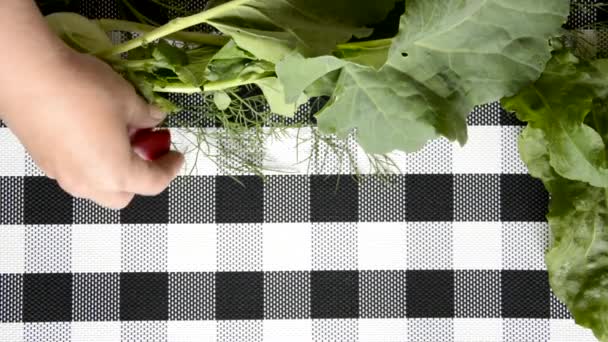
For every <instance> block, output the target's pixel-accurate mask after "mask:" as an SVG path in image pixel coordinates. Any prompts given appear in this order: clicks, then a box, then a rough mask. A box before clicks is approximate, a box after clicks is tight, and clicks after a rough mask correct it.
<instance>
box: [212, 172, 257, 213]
mask: <svg viewBox="0 0 608 342" xmlns="http://www.w3.org/2000/svg"><path fill="white" fill-rule="evenodd" d="M215 221H216V222H217V223H262V222H264V183H263V180H262V179H261V178H260V177H258V176H241V177H237V178H236V180H235V179H233V178H230V177H227V176H220V177H217V178H216V179H215Z"/></svg>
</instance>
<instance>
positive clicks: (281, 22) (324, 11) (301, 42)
mask: <svg viewBox="0 0 608 342" xmlns="http://www.w3.org/2000/svg"><path fill="white" fill-rule="evenodd" d="M396 1H397V0H374V1H368V0H331V1H327V0H232V1H219V2H218V5H217V6H213V7H211V8H210V9H208V12H209V13H210V14H209V15H210V18H209V19H207V20H206V23H208V24H210V25H212V26H214V27H215V28H217V29H219V30H220V31H222V32H223V33H225V34H228V35H230V36H231V37H232V38H233V39H234V40H235V41H236V43H237V45H238V46H239V47H241V48H243V49H245V50H247V51H249V52H250V53H252V54H253V55H255V56H256V57H257V58H259V59H264V60H267V61H271V62H274V63H277V62H279V61H280V60H281V59H283V57H284V56H286V55H288V54H289V53H291V52H293V51H294V50H295V51H298V52H300V53H301V54H302V55H304V56H306V57H316V56H321V55H325V54H328V53H330V52H331V51H332V50H333V49H334V48H335V47H336V45H337V44H339V43H344V42H347V41H349V40H350V39H351V38H352V37H353V36H366V35H369V34H371V33H372V30H371V29H369V28H366V26H368V25H371V24H375V23H377V22H380V21H382V20H383V19H384V18H385V17H386V16H387V15H388V13H389V12H390V11H391V10H392V9H393V8H394V7H395V2H396ZM400 1H402V0H400ZM211 11H213V12H211Z"/></svg>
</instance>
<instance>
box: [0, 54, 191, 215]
mask: <svg viewBox="0 0 608 342" xmlns="http://www.w3.org/2000/svg"><path fill="white" fill-rule="evenodd" d="M45 69H46V70H44V72H42V73H40V74H39V77H38V78H37V79H36V80H35V81H34V82H31V83H28V84H26V85H24V87H22V89H21V90H12V91H11V93H12V94H13V96H10V99H11V100H10V101H9V103H8V104H7V103H4V105H3V107H4V108H3V111H4V114H3V115H4V119H5V121H6V123H7V125H8V127H9V128H10V129H11V130H12V131H13V132H14V133H15V135H16V136H17V137H18V138H19V140H20V141H21V142H22V143H23V145H24V146H25V147H26V149H27V150H28V151H29V153H30V154H31V155H32V157H33V159H34V161H35V162H36V163H37V164H38V166H39V167H40V168H41V169H42V170H43V171H44V172H45V173H46V174H47V175H48V176H49V177H51V178H54V179H56V180H57V182H58V183H59V185H60V186H61V187H62V188H63V189H64V190H65V191H67V192H68V193H70V194H71V195H73V196H75V197H81V198H88V199H91V200H93V201H94V202H97V203H98V204H100V205H102V206H105V207H108V208H112V209H122V208H124V207H126V206H127V205H128V204H129V203H130V202H131V200H132V199H133V197H134V195H135V194H139V195H145V196H154V195H157V194H159V193H161V192H162V191H164V189H166V188H167V186H168V185H169V183H170V182H171V181H172V180H173V179H174V178H175V176H176V175H177V173H178V172H179V169H180V168H181V166H182V164H183V156H182V155H181V154H179V153H177V152H170V153H169V154H167V155H165V156H163V157H161V158H160V159H158V160H156V161H153V162H152V161H145V160H143V159H142V158H140V157H139V156H138V155H137V154H136V153H135V152H134V151H133V148H132V147H131V144H130V141H129V132H132V131H133V130H134V129H142V128H150V127H154V126H156V125H158V124H159V123H161V122H162V121H163V120H164V118H165V114H163V113H161V112H160V111H159V110H158V109H157V108H155V107H153V106H151V105H149V104H148V103H146V102H145V101H144V100H143V99H142V98H141V97H140V96H138V95H137V94H136V92H135V90H134V88H133V87H132V86H131V85H130V84H129V83H128V82H126V81H125V80H124V79H123V78H122V77H121V76H120V75H118V74H117V73H116V72H114V70H112V69H111V68H110V67H109V66H108V65H106V64H105V63H103V62H101V61H100V60H98V59H96V58H94V57H91V56H88V55H83V54H79V53H76V52H67V53H65V54H63V55H62V57H61V58H58V63H54V64H52V65H47V68H45ZM15 88H17V89H19V87H18V86H16V87H15Z"/></svg>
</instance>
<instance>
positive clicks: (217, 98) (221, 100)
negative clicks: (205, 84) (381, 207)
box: [213, 91, 232, 110]
mask: <svg viewBox="0 0 608 342" xmlns="http://www.w3.org/2000/svg"><path fill="white" fill-rule="evenodd" d="M213 102H215V105H216V106H217V109H219V110H226V109H228V107H230V104H231V103H232V99H231V98H230V95H228V94H226V92H225V91H218V92H215V94H213Z"/></svg>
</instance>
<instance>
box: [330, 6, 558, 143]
mask: <svg viewBox="0 0 608 342" xmlns="http://www.w3.org/2000/svg"><path fill="white" fill-rule="evenodd" d="M406 4H407V7H406V14H405V15H404V16H403V17H402V19H401V28H400V32H399V34H398V36H397V37H395V39H394V41H393V44H392V47H391V50H390V53H389V57H388V61H387V63H386V64H385V65H384V66H383V67H382V68H381V69H380V70H375V69H374V68H372V67H369V66H364V65H360V64H355V63H350V64H348V65H346V66H345V67H344V68H343V69H342V71H341V76H340V79H339V81H338V83H337V85H336V91H335V92H334V94H333V96H332V99H331V100H330V102H329V103H328V105H327V106H326V107H325V109H324V110H323V111H322V112H321V113H320V114H319V116H318V123H319V128H320V129H321V130H322V131H323V132H325V133H338V134H340V135H347V134H349V133H350V132H351V131H352V130H353V129H356V134H357V138H358V140H359V143H360V144H361V145H362V146H363V148H364V149H365V150H366V151H367V152H368V153H379V154H382V153H387V152H391V151H393V150H404V151H416V150H418V149H420V148H421V147H422V146H424V144H426V142H427V140H428V139H432V138H435V137H437V136H439V135H443V136H445V137H447V138H448V139H450V140H458V141H459V142H460V143H461V144H464V143H465V142H466V140H467V132H466V117H467V115H468V113H469V112H470V111H471V110H472V109H473V108H474V107H475V106H476V105H481V104H485V103H488V102H491V101H494V100H498V99H500V98H501V97H503V96H510V95H513V94H515V93H516V92H517V91H518V90H519V89H521V88H522V87H523V86H525V85H527V84H529V83H530V82H531V81H534V80H536V79H538V77H539V76H540V74H541V73H542V70H543V69H544V66H545V64H546V62H547V61H548V60H549V59H550V57H551V53H550V52H551V50H552V48H551V46H550V45H549V39H550V38H551V37H553V36H555V35H558V34H559V33H560V32H561V26H562V25H563V23H564V22H565V21H566V18H567V15H568V13H569V8H570V2H569V1H568V0H537V1H527V0H516V1H512V0H488V1H470V0H425V1H408V2H407V3H406ZM513 18H517V20H513ZM380 137H381V138H380Z"/></svg>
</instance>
